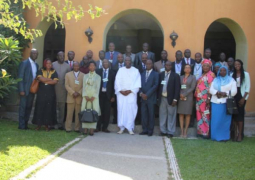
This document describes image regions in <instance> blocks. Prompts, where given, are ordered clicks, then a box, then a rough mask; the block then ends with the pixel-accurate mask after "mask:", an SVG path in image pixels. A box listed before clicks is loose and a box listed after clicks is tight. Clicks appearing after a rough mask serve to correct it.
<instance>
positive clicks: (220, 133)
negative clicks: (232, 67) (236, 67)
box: [210, 66, 237, 141]
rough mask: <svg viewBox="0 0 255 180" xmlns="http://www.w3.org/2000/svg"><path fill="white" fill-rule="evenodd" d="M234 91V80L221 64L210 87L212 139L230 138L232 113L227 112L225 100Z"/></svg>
mask: <svg viewBox="0 0 255 180" xmlns="http://www.w3.org/2000/svg"><path fill="white" fill-rule="evenodd" d="M236 93H237V88H236V81H235V80H234V79H233V78H232V77H231V76H229V75H228V68H227V67H226V66H222V67H221V68H220V69H219V71H218V73H217V77H216V78H215V79H214V80H213V82H212V85H211V88H210V94H211V95H212V98H211V106H212V117H211V139H212V140H215V141H227V140H229V139H230V125H231V118H232V115H229V114H227V105H226V100H227V97H228V96H235V95H236Z"/></svg>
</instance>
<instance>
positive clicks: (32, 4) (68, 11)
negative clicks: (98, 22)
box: [0, 0, 106, 41]
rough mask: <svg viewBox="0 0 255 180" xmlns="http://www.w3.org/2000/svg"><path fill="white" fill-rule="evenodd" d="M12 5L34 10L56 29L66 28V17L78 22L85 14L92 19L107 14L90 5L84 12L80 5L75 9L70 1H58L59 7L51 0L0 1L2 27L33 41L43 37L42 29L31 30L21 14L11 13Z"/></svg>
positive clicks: (0, 22)
mask: <svg viewBox="0 0 255 180" xmlns="http://www.w3.org/2000/svg"><path fill="white" fill-rule="evenodd" d="M63 1H64V2H63ZM12 3H14V4H20V8H22V9H25V8H28V9H34V10H35V13H36V17H38V16H41V19H42V20H43V19H44V18H45V17H46V18H47V21H50V20H53V22H54V23H55V28H56V27H57V26H58V24H60V25H61V26H62V27H64V21H63V19H64V17H66V19H67V20H70V19H75V20H76V21H78V20H80V19H81V18H82V17H83V16H84V14H85V13H88V14H89V15H90V17H91V18H92V19H94V18H98V17H100V16H101V15H102V14H106V13H105V11H104V10H103V9H102V8H100V7H97V6H95V7H93V6H92V5H90V4H89V9H88V10H84V9H83V8H82V6H80V5H79V6H78V7H74V6H73V4H72V1H69V0H57V3H58V5H57V7H55V6H54V5H53V4H52V2H51V1H49V0H0V16H1V18H0V25H3V26H5V27H7V28H10V29H11V30H14V31H15V32H16V33H17V34H18V33H20V34H21V35H22V36H24V37H25V39H29V40H31V41H33V40H34V38H35V37H38V36H42V32H41V30H40V29H29V28H28V27H27V24H26V20H25V19H24V18H23V17H22V16H20V14H15V13H14V12H13V11H10V9H11V5H12ZM57 22H58V23H57Z"/></svg>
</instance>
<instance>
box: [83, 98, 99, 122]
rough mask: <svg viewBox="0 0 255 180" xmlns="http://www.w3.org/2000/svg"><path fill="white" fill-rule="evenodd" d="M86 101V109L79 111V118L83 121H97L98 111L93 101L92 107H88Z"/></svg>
mask: <svg viewBox="0 0 255 180" xmlns="http://www.w3.org/2000/svg"><path fill="white" fill-rule="evenodd" d="M87 104H88V102H86V105H85V110H84V111H81V112H80V113H79V120H80V122H81V123H95V122H97V121H98V113H97V112H96V111H95V110H93V103H92V102H91V107H92V108H91V109H87Z"/></svg>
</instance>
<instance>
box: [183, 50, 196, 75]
mask: <svg viewBox="0 0 255 180" xmlns="http://www.w3.org/2000/svg"><path fill="white" fill-rule="evenodd" d="M190 56H191V51H190V49H185V51H184V58H183V59H182V61H183V62H182V64H184V66H182V71H181V75H184V67H185V65H186V64H189V65H190V66H191V74H192V75H193V69H194V66H195V63H196V61H195V60H194V59H192V58H190Z"/></svg>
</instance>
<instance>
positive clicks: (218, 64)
mask: <svg viewBox="0 0 255 180" xmlns="http://www.w3.org/2000/svg"><path fill="white" fill-rule="evenodd" d="M221 66H222V65H221V63H220V62H216V63H215V64H214V68H213V72H214V74H215V76H218V71H219V69H220V68H221Z"/></svg>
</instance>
